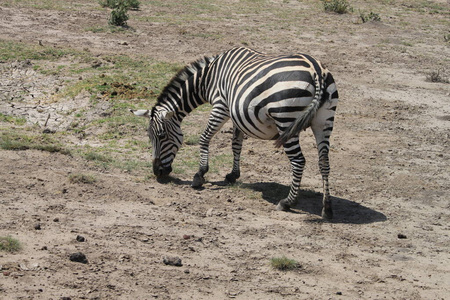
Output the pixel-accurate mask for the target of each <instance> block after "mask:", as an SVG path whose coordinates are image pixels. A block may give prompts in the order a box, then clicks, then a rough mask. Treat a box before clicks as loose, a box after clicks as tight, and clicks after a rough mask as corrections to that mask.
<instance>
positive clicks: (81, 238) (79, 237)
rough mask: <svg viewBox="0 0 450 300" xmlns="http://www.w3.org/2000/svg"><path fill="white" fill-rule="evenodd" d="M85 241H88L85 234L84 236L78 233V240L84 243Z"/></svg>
mask: <svg viewBox="0 0 450 300" xmlns="http://www.w3.org/2000/svg"><path fill="white" fill-rule="evenodd" d="M85 241H86V239H85V238H84V236H82V235H77V242H80V243H82V242H85Z"/></svg>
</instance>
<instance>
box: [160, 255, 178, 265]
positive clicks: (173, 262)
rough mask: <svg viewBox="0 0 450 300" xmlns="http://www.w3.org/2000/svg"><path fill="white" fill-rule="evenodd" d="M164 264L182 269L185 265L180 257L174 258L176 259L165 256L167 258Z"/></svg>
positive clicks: (164, 259)
mask: <svg viewBox="0 0 450 300" xmlns="http://www.w3.org/2000/svg"><path fill="white" fill-rule="evenodd" d="M163 263H164V264H165V265H168V266H175V267H181V266H182V265H183V263H182V262H181V258H179V257H177V256H174V257H171V256H165V257H164V258H163Z"/></svg>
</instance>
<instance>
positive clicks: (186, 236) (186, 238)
mask: <svg viewBox="0 0 450 300" xmlns="http://www.w3.org/2000/svg"><path fill="white" fill-rule="evenodd" d="M191 237H192V235H189V234H183V239H185V240H189V239H190V238H191Z"/></svg>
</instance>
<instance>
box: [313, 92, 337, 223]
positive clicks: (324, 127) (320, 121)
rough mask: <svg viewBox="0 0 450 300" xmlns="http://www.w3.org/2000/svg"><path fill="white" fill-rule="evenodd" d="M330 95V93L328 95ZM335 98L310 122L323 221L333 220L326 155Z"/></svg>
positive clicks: (334, 108)
mask: <svg viewBox="0 0 450 300" xmlns="http://www.w3.org/2000/svg"><path fill="white" fill-rule="evenodd" d="M330 94H331V93H330ZM336 104H337V98H336V99H331V100H330V101H327V102H326V103H325V104H324V105H323V106H322V107H321V108H320V109H319V111H318V112H317V115H316V118H315V119H314V120H313V121H312V124H311V129H312V131H313V133H314V136H315V138H316V144H317V151H318V154H319V169H320V173H321V174H322V183H323V202H322V204H323V208H322V217H323V218H324V219H332V218H333V210H332V208H331V197H330V188H329V183H328V177H329V175H330V161H329V157H328V153H329V151H330V135H331V132H332V131H333V123H334V112H335V110H336Z"/></svg>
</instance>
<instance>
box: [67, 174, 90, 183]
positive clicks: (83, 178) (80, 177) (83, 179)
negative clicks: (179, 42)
mask: <svg viewBox="0 0 450 300" xmlns="http://www.w3.org/2000/svg"><path fill="white" fill-rule="evenodd" d="M69 181H70V182H71V183H84V184H93V183H95V182H96V181H97V179H96V178H95V177H94V176H92V175H86V174H70V175H69Z"/></svg>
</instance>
